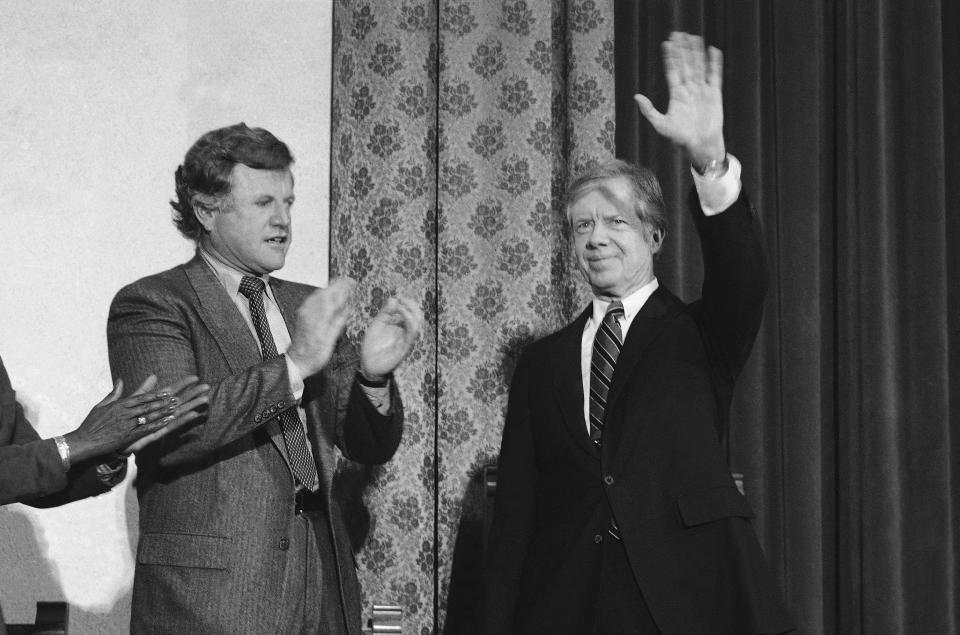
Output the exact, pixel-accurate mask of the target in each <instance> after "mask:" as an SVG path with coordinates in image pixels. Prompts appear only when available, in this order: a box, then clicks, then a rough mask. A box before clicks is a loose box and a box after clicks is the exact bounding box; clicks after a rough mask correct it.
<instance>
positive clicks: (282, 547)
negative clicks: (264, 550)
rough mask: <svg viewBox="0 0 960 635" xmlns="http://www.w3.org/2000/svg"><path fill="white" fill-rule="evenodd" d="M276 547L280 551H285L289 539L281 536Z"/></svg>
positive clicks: (288, 544)
mask: <svg viewBox="0 0 960 635" xmlns="http://www.w3.org/2000/svg"><path fill="white" fill-rule="evenodd" d="M277 547H278V548H279V549H280V551H286V550H287V549H289V548H290V539H289V538H281V539H280V542H279V544H277Z"/></svg>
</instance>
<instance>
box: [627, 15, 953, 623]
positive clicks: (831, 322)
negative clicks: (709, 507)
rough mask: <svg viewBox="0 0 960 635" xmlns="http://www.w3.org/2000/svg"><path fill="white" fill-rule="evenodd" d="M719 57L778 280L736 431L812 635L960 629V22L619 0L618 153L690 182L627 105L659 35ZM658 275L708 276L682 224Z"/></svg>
mask: <svg viewBox="0 0 960 635" xmlns="http://www.w3.org/2000/svg"><path fill="white" fill-rule="evenodd" d="M671 30H685V31H691V32H694V33H701V34H703V35H704V36H705V37H706V38H707V40H708V41H709V42H710V43H713V44H714V45H716V46H717V47H719V48H721V49H722V50H723V52H724V54H725V73H724V102H725V111H726V122H725V131H726V139H727V148H728V150H729V151H730V152H731V153H733V154H735V155H736V156H737V157H738V158H739V159H740V160H741V161H742V163H743V165H744V174H743V182H744V186H745V188H746V190H747V191H748V192H749V193H750V195H751V197H752V199H753V201H754V202H755V204H756V206H757V208H758V210H759V212H760V215H761V217H762V219H763V224H764V228H765V235H766V239H767V250H768V254H769V257H770V258H769V260H770V273H771V288H770V293H769V297H768V301H767V305H766V313H765V319H764V325H763V327H762V329H761V332H760V335H759V337H758V340H757V343H756V345H755V347H754V351H753V356H752V358H751V361H750V364H749V366H748V368H747V369H746V370H745V372H744V374H743V375H742V376H741V378H740V381H739V385H738V394H737V399H736V401H735V405H734V413H733V417H732V421H733V423H732V428H731V430H730V432H729V436H728V443H729V445H728V447H729V455H730V464H731V469H732V470H734V471H738V472H743V473H744V474H745V480H746V493H747V496H748V498H749V499H750V500H751V502H752V503H753V505H754V507H755V508H756V509H757V511H758V518H757V521H756V526H757V530H758V532H759V534H760V536H761V540H762V542H763V544H764V547H765V549H766V553H767V555H768V557H769V558H770V560H771V562H772V564H773V566H774V567H775V569H776V570H777V571H778V572H779V574H780V575H781V577H782V582H783V586H784V591H785V593H786V595H787V598H788V601H789V602H790V604H791V606H792V607H793V610H794V613H795V615H796V617H797V621H798V624H799V631H798V632H800V633H841V634H848V633H869V634H874V633H908V634H910V633H943V634H947V633H957V632H960V614H958V612H960V609H958V605H960V592H958V590H960V575H958V564H957V563H958V556H957V554H958V551H960V544H958V535H960V530H958V522H957V521H958V511H960V496H958V492H960V488H958V479H960V460H958V459H960V432H958V431H956V429H955V428H956V426H955V422H956V421H957V420H958V419H957V417H958V404H960V374H958V370H960V343H958V337H960V330H958V325H960V318H958V315H960V314H958V308H960V304H958V303H960V291H958V289H960V285H958V283H957V282H956V280H957V275H958V273H960V246H958V241H960V220H958V215H960V205H958V203H960V186H958V180H960V153H958V139H960V88H958V84H960V81H958V80H960V77H958V72H957V70H958V58H960V44H958V42H960V15H958V10H957V8H956V6H955V4H954V3H952V2H949V1H947V0H944V1H943V2H940V1H932V0H931V1H924V2H898V1H895V0H889V1H883V0H873V1H867V0H860V1H858V0H847V1H843V0H838V1H836V2H833V1H829V0H817V1H811V2H794V1H787V0H784V1H782V2H733V1H727V2H710V1H702V2H696V1H683V2H678V1H674V2H667V1H665V0H660V1H648V2H636V1H634V0H617V2H616V33H615V37H616V42H615V59H616V74H617V76H616V91H617V103H616V110H617V112H616V115H617V131H616V144H617V154H618V156H620V157H623V158H626V159H629V160H633V161H638V162H641V163H644V164H647V165H650V166H651V167H653V168H654V169H655V170H656V172H657V173H658V174H659V175H661V178H662V181H663V185H664V188H665V194H666V195H667V198H668V201H669V202H672V203H673V207H674V208H676V209H678V210H679V209H682V205H681V200H682V197H683V196H684V195H685V193H686V191H687V190H688V189H689V187H690V186H691V178H690V176H689V172H688V168H687V166H686V165H685V164H684V163H683V162H682V159H681V157H680V156H679V154H678V153H677V152H675V151H673V150H671V149H669V148H668V147H666V145H665V144H664V143H663V142H662V141H660V140H658V139H657V138H656V133H654V132H653V130H652V129H651V128H650V127H649V125H648V124H647V123H646V122H645V121H644V120H643V119H642V117H641V116H640V115H639V113H638V112H637V109H636V106H635V105H634V103H633V101H632V95H633V94H634V93H636V92H643V93H645V94H647V95H650V96H651V97H652V98H653V100H654V103H655V104H658V105H659V106H660V107H661V108H664V107H665V106H666V102H667V95H666V88H665V82H664V79H663V70H662V65H661V59H660V49H659V43H660V42H661V41H662V40H663V39H665V37H666V36H667V35H668V33H669V32H670V31H671ZM658 276H659V277H660V279H661V282H662V283H665V284H666V285H667V286H668V287H670V288H672V289H673V290H674V291H675V292H677V293H679V294H680V295H681V296H683V297H684V298H685V299H688V300H689V299H692V298H695V297H696V296H697V295H698V289H699V285H700V280H701V276H702V269H701V263H700V256H699V252H698V244H697V239H696V236H695V234H694V232H693V228H692V226H691V225H690V224H689V223H688V222H687V221H686V218H681V217H680V215H679V214H678V215H677V220H676V222H675V225H674V226H673V227H672V233H671V234H670V235H669V236H668V244H667V249H666V255H665V256H664V259H663V260H662V262H661V263H660V269H659V271H658Z"/></svg>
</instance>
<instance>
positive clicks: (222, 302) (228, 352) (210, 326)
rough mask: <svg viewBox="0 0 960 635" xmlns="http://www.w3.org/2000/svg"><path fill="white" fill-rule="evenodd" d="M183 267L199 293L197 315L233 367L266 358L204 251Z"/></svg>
mask: <svg viewBox="0 0 960 635" xmlns="http://www.w3.org/2000/svg"><path fill="white" fill-rule="evenodd" d="M183 269H184V272H185V273H186V274H187V279H188V280H189V281H190V284H191V285H192V286H193V290H194V291H195V292H196V294H197V300H198V302H197V314H198V315H199V316H200V320H201V321H202V322H203V324H204V326H206V327H207V330H208V331H209V332H210V334H211V335H212V336H213V340H214V341H215V342H216V344H217V347H218V348H219V349H220V352H221V353H223V356H224V358H226V360H227V365H228V366H229V367H230V370H231V371H232V372H234V373H239V372H241V371H243V370H246V369H247V368H249V367H250V366H253V365H254V364H259V363H260V362H261V361H263V360H262V359H261V358H260V346H259V344H258V343H257V340H256V339H254V337H253V333H251V332H250V328H249V327H248V326H247V323H246V322H244V320H243V316H242V315H240V311H239V310H238V309H237V305H235V304H234V303H233V300H231V299H230V297H229V296H228V295H227V292H226V290H225V289H224V288H223V285H222V284H220V281H219V280H218V279H217V276H216V275H215V274H214V273H213V271H211V270H210V267H208V266H207V263H205V262H204V261H203V258H201V257H200V254H197V255H196V256H194V257H193V259H192V260H190V262H188V263H186V264H185V265H183Z"/></svg>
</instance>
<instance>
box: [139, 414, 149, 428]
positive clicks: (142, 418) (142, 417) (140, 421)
mask: <svg viewBox="0 0 960 635" xmlns="http://www.w3.org/2000/svg"><path fill="white" fill-rule="evenodd" d="M146 423H147V418H146V417H144V416H139V417H137V425H138V426H142V425H146Z"/></svg>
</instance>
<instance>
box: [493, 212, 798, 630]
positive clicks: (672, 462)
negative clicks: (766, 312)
mask: <svg viewBox="0 0 960 635" xmlns="http://www.w3.org/2000/svg"><path fill="white" fill-rule="evenodd" d="M690 204H691V208H692V211H693V213H694V217H695V221H696V225H697V228H698V230H699V232H700V237H701V244H702V250H703V260H704V270H705V276H704V283H703V293H702V298H701V300H699V301H697V302H695V303H693V304H689V305H687V304H684V303H683V302H681V301H680V300H678V299H677V298H676V297H674V296H673V295H672V294H671V293H670V292H669V291H667V290H666V289H664V288H662V287H661V288H660V289H658V290H657V291H656V292H654V294H653V295H652V296H651V297H650V299H649V300H648V301H647V302H646V304H645V305H644V306H643V308H642V309H641V311H640V312H639V313H638V315H637V316H636V317H635V318H634V321H633V322H632V324H631V326H630V330H629V331H628V332H627V336H626V340H625V341H624V346H623V350H622V352H621V354H620V358H619V360H618V363H617V367H616V370H615V372H614V376H613V383H612V386H611V391H610V395H609V398H608V401H607V410H606V424H605V428H604V442H603V448H602V451H598V450H596V448H595V447H594V446H593V445H592V444H591V443H590V441H589V438H588V435H587V428H586V424H585V422H584V418H583V388H582V383H581V374H580V372H581V371H580V343H581V337H582V334H583V328H584V325H585V323H586V320H587V318H588V316H589V315H590V310H591V309H590V308H589V307H588V309H587V310H586V311H584V313H583V314H581V315H580V317H579V318H578V319H577V320H576V321H574V322H573V323H572V324H570V325H568V326H567V327H566V328H564V329H562V330H560V331H558V332H556V333H553V334H552V335H549V336H547V337H546V338H544V339H542V340H539V341H538V342H535V343H534V344H532V345H531V346H529V347H528V348H527V349H526V350H525V351H524V353H523V355H522V356H521V359H520V361H519V363H518V366H517V370H516V373H515V376H514V378H513V384H512V387H511V390H510V399H509V406H508V412H507V419H506V424H505V427H504V432H503V442H502V446H501V451H500V462H499V468H498V482H497V498H496V505H495V515H494V521H493V525H492V529H491V537H490V550H489V556H488V571H487V580H488V583H487V585H486V606H487V609H486V618H485V619H486V624H485V627H486V631H487V632H489V633H526V632H537V633H541V632H542V633H578V634H579V633H585V632H590V629H591V625H592V623H593V622H592V620H593V617H592V616H593V607H594V604H595V602H596V594H595V591H596V585H597V580H598V579H599V578H598V575H599V565H600V554H601V548H602V546H601V544H600V541H602V540H604V539H607V540H609V539H610V538H609V535H608V534H607V533H606V529H607V527H608V523H609V515H610V512H611V511H612V513H613V514H614V517H615V518H616V521H617V523H618V525H619V527H620V531H621V533H622V536H623V542H624V546H625V549H626V552H627V554H628V560H629V563H630V566H631V568H632V570H633V573H634V575H635V577H636V580H637V582H638V583H639V586H640V589H641V591H642V593H643V595H644V598H645V600H646V602H647V604H648V606H649V608H650V612H651V614H652V616H653V617H654V619H655V620H656V622H657V625H658V626H659V628H660V629H661V631H662V632H663V633H666V634H678V635H681V634H682V635H690V634H692V633H710V634H719V633H770V632H781V631H784V630H787V629H788V628H789V627H790V624H789V617H788V615H787V613H786V610H785V608H784V605H783V603H782V601H781V599H780V598H779V596H778V592H777V590H776V589H777V585H776V583H775V580H774V578H773V577H772V575H771V574H770V572H769V571H768V569H767V565H766V563H765V561H764V557H763V554H762V552H761V550H760V546H759V544H758V542H757V539H756V537H755V535H754V531H753V529H752V527H751V525H750V518H751V517H752V516H753V512H752V511H751V509H750V505H749V504H748V503H747V501H746V499H745V498H744V497H743V496H742V495H741V494H740V493H739V491H738V490H737V488H736V486H735V484H734V482H733V479H732V478H731V475H730V471H729V468H728V466H727V464H726V461H725V458H724V453H723V451H722V449H721V443H720V437H721V436H722V433H723V431H724V427H725V425H726V423H727V417H728V414H729V408H730V399H731V394H732V390H733V385H734V381H735V379H736V377H737V374H738V373H739V372H740V370H741V368H742V367H743V364H744V363H745V361H746V359H747V356H748V354H749V351H750V348H751V345H752V343H753V340H754V338H755V336H756V332H757V329H758V327H759V324H760V319H761V314H762V306H763V298H764V294H765V285H766V283H765V269H764V258H763V251H762V247H761V238H760V231H759V227H758V224H757V221H756V219H755V216H754V214H753V212H752V210H751V209H750V206H749V204H748V203H747V201H746V199H745V197H744V196H741V199H740V200H739V201H737V202H736V203H735V204H734V205H733V207H731V208H730V209H728V210H726V211H725V212H723V213H722V214H719V215H717V216H712V217H707V216H705V215H704V214H703V213H702V211H701V210H700V209H699V203H698V202H697V199H696V195H695V194H694V195H693V196H692V197H691V201H690Z"/></svg>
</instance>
